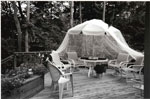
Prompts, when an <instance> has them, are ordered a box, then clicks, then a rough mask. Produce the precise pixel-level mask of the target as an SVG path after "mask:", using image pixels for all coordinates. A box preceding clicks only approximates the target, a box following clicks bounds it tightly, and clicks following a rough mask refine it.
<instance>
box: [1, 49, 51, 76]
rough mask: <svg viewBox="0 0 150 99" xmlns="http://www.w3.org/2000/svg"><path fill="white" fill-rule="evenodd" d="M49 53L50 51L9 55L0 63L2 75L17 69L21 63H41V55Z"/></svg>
mask: <svg viewBox="0 0 150 99" xmlns="http://www.w3.org/2000/svg"><path fill="white" fill-rule="evenodd" d="M50 53H51V51H37V52H14V54H13V55H10V56H9V57H7V58H5V59H3V60H2V61H1V66H2V67H1V68H2V73H5V72H6V71H7V70H9V69H14V68H15V67H18V66H20V65H21V64H22V63H41V62H42V61H41V55H43V54H50Z"/></svg>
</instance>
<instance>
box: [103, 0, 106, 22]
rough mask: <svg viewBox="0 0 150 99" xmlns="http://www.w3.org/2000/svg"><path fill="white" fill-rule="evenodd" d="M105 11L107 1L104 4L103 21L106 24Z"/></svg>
mask: <svg viewBox="0 0 150 99" xmlns="http://www.w3.org/2000/svg"><path fill="white" fill-rule="evenodd" d="M105 10H106V1H104V4H103V21H104V22H105Z"/></svg>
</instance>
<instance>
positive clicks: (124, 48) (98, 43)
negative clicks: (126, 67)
mask: <svg viewBox="0 0 150 99" xmlns="http://www.w3.org/2000/svg"><path fill="white" fill-rule="evenodd" d="M68 51H76V52H77V53H78V56H80V57H89V56H96V57H106V58H109V59H113V58H116V57H117V55H118V53H120V52H124V53H128V54H130V55H131V56H132V57H133V58H136V57H138V56H143V54H142V53H140V52H137V51H135V50H133V49H131V48H130V47H129V46H128V44H127V43H126V41H125V39H124V37H123V36H122V33H121V32H120V31H119V30H118V29H116V28H115V27H113V26H110V27H109V26H108V24H106V23H105V22H103V21H101V20H98V19H93V20H89V21H86V22H84V23H81V24H79V25H76V26H75V27H73V28H71V29H69V30H68V32H67V34H66V36H65V38H64V40H63V42H62V44H61V45H60V46H59V48H58V49H57V52H58V53H60V54H61V55H65V53H66V52H68Z"/></svg>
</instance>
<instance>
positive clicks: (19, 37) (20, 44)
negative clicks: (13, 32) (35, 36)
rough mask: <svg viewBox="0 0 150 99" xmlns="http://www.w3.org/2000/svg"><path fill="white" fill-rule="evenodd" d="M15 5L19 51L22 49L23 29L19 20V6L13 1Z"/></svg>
mask: <svg viewBox="0 0 150 99" xmlns="http://www.w3.org/2000/svg"><path fill="white" fill-rule="evenodd" d="M12 5H13V9H14V20H15V24H16V28H17V32H18V51H21V49H22V31H21V27H20V22H19V20H18V16H17V13H18V8H17V5H16V2H14V1H13V2H12Z"/></svg>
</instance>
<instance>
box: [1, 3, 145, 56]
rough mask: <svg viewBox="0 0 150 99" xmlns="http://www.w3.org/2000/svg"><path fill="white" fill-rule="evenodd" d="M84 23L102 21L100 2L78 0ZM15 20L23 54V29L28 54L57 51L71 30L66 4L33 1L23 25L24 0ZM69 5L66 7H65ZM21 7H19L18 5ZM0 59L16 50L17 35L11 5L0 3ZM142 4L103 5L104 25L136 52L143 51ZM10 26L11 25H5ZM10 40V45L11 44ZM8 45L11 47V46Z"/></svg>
mask: <svg viewBox="0 0 150 99" xmlns="http://www.w3.org/2000/svg"><path fill="white" fill-rule="evenodd" d="M80 2H81V5H82V19H83V22H84V21H86V20H90V19H93V18H94V19H102V14H103V2H102V1H92V2H88V1H80ZM16 3H17V5H18V9H19V12H18V19H19V21H20V24H21V29H22V36H23V37H22V39H23V42H22V43H23V44H22V45H23V46H22V48H23V49H22V50H23V51H24V38H25V37H24V36H25V30H26V29H28V30H29V46H30V49H29V51H40V50H51V49H54V50H55V49H57V48H58V47H59V45H60V44H61V42H62V40H63V38H64V36H65V33H66V31H67V30H68V29H69V28H70V8H69V7H70V6H69V2H68V1H57V2H56V1H32V2H30V3H31V9H30V10H31V11H30V12H31V13H30V22H29V23H27V22H26V6H25V7H22V6H23V5H26V1H18V2H16ZM65 3H66V4H68V5H66V4H65ZM19 4H20V5H21V7H20V6H19ZM1 5H2V9H1V19H2V20H1V21H2V26H1V27H2V28H1V30H2V31H1V35H2V52H3V53H2V58H5V57H7V56H8V55H11V54H12V53H13V52H14V51H17V48H18V46H17V36H18V33H17V31H16V26H15V21H14V18H13V14H14V12H13V10H12V2H10V1H2V2H1ZM144 16H145V2H119V1H118V2H106V16H105V19H106V23H108V24H109V25H113V26H114V27H116V28H118V29H119V30H120V31H121V32H122V33H123V36H124V37H125V39H126V41H127V42H128V44H129V45H130V46H131V47H132V48H134V49H138V50H143V49H144V30H145V27H144V24H145V17H144ZM79 19H80V18H79V2H78V1H75V4H74V25H76V24H79V23H80V21H79ZM8 24H10V25H8ZM12 41H13V42H12ZM10 43H11V44H10Z"/></svg>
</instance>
